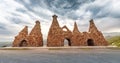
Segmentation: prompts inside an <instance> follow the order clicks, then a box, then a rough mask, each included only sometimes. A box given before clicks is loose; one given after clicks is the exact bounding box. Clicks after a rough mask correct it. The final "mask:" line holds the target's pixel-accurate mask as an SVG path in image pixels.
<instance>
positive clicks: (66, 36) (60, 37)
mask: <svg viewBox="0 0 120 63" xmlns="http://www.w3.org/2000/svg"><path fill="white" fill-rule="evenodd" d="M52 18H53V21H52V24H51V26H50V29H49V32H48V37H47V46H48V47H60V46H64V45H65V44H64V42H65V40H67V41H68V43H67V44H68V46H107V45H108V42H107V41H106V40H105V38H104V36H103V34H102V33H101V32H100V31H99V30H98V29H97V27H96V26H95V24H94V21H93V20H92V19H91V20H90V26H89V31H88V32H80V31H79V29H78V27H77V23H76V22H75V23H74V28H73V31H70V30H69V29H68V28H67V26H63V27H60V25H59V23H58V21H57V16H56V15H53V16H52ZM39 46H43V37H42V33H41V27H40V22H39V21H36V24H35V26H34V28H33V29H32V31H31V32H30V34H28V27H27V26H25V28H24V29H23V30H22V31H21V32H20V33H19V34H18V35H17V36H16V37H15V40H14V42H13V47H39Z"/></svg>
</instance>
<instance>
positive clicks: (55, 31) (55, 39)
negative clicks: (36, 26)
mask: <svg viewBox="0 0 120 63" xmlns="http://www.w3.org/2000/svg"><path fill="white" fill-rule="evenodd" d="M52 17H53V21H52V24H51V27H50V29H49V32H48V37H47V46H53V47H55V46H64V43H63V39H64V36H63V31H62V29H61V27H60V26H59V23H58V21H57V16H56V15H53V16H52Z"/></svg>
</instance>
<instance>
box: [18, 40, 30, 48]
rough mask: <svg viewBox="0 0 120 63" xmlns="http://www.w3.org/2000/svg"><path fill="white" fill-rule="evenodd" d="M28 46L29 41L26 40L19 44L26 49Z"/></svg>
mask: <svg viewBox="0 0 120 63" xmlns="http://www.w3.org/2000/svg"><path fill="white" fill-rule="evenodd" d="M27 45H28V44H27V41H26V40H22V41H21V42H20V44H19V46H20V47H26V46H27Z"/></svg>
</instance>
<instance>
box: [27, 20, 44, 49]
mask: <svg viewBox="0 0 120 63" xmlns="http://www.w3.org/2000/svg"><path fill="white" fill-rule="evenodd" d="M28 39H29V43H30V46H32V47H38V46H43V38H42V33H41V27H40V22H39V21H36V24H35V26H34V27H33V29H32V31H31V32H30V34H29V37H28Z"/></svg>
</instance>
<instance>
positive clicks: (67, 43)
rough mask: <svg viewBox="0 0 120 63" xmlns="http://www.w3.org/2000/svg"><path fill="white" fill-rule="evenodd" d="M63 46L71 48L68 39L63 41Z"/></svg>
mask: <svg viewBox="0 0 120 63" xmlns="http://www.w3.org/2000/svg"><path fill="white" fill-rule="evenodd" d="M64 46H71V41H70V39H68V38H66V39H64Z"/></svg>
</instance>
